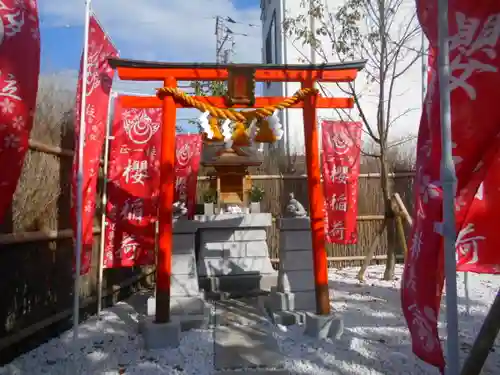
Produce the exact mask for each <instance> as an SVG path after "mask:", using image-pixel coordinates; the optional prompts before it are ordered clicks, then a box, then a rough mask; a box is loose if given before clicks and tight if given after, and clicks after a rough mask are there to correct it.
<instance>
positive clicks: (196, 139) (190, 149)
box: [174, 134, 202, 218]
mask: <svg viewBox="0 0 500 375" xmlns="http://www.w3.org/2000/svg"><path fill="white" fill-rule="evenodd" d="M201 147H202V138H201V135H200V134H179V135H177V137H176V139H175V148H176V160H175V174H176V180H175V195H174V201H183V202H185V203H186V208H187V210H188V217H189V218H193V217H194V214H195V208H196V187H197V184H198V170H199V167H200V158H201Z"/></svg>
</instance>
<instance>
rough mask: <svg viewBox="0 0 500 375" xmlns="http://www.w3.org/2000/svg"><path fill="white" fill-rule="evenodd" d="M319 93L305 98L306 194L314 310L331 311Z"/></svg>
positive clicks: (304, 84) (311, 83) (310, 82)
mask: <svg viewBox="0 0 500 375" xmlns="http://www.w3.org/2000/svg"><path fill="white" fill-rule="evenodd" d="M302 88H303V89H306V88H314V80H312V79H307V80H304V81H303V82H302ZM317 97H318V95H317V94H316V95H311V96H309V97H307V98H305V99H304V109H303V111H302V115H303V118H304V140H305V142H304V143H305V149H306V165H307V190H308V193H309V212H310V220H311V237H312V249H313V267H314V284H315V290H316V313H317V314H318V315H328V314H330V296H329V291H328V259H327V256H326V249H325V225H324V220H325V217H324V211H323V209H324V201H325V199H324V197H323V190H322V187H321V168H320V158H319V142H318V126H317V125H318V124H317V119H316V101H317Z"/></svg>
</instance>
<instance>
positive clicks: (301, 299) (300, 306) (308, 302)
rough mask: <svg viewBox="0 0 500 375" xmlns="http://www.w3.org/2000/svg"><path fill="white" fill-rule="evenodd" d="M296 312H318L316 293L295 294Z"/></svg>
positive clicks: (309, 291)
mask: <svg viewBox="0 0 500 375" xmlns="http://www.w3.org/2000/svg"><path fill="white" fill-rule="evenodd" d="M294 295H295V311H310V312H314V311H316V291H315V290H308V291H302V292H295V293H294Z"/></svg>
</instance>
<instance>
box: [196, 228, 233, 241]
mask: <svg viewBox="0 0 500 375" xmlns="http://www.w3.org/2000/svg"><path fill="white" fill-rule="evenodd" d="M233 233H234V230H233V229H209V230H203V231H202V232H201V235H200V239H201V243H202V244H206V243H210V242H228V241H232V240H233Z"/></svg>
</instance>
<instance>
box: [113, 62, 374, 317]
mask: <svg viewBox="0 0 500 375" xmlns="http://www.w3.org/2000/svg"><path fill="white" fill-rule="evenodd" d="M109 63H110V65H111V67H113V68H114V69H116V70H117V71H118V76H119V77H120V79H122V80H128V81H162V82H163V86H164V88H167V89H168V88H170V89H175V88H177V82H178V81H228V91H229V93H228V96H227V97H192V98H193V99H195V100H196V101H198V102H201V103H204V104H206V105H210V106H212V107H216V108H224V109H227V108H263V107H269V106H273V105H277V104H279V103H282V102H283V101H285V100H286V99H287V98H283V97H255V92H254V90H255V81H267V82H300V83H301V87H302V89H307V90H313V94H312V95H309V96H307V97H306V98H304V100H303V101H302V102H298V103H295V104H293V105H292V106H290V108H302V109H303V118H304V136H305V149H306V163H307V177H308V192H309V208H310V213H309V214H310V220H311V234H312V245H313V246H312V247H313V264H314V281H315V289H316V312H317V314H318V315H327V314H329V313H330V298H329V292H328V262H327V256H326V251H325V229H324V214H323V207H324V197H323V192H322V188H321V181H320V179H321V172H320V155H319V143H318V131H317V119H316V109H317V108H352V107H353V106H354V100H353V98H324V97H321V96H320V95H319V94H318V93H317V91H314V87H315V83H316V82H320V81H321V82H352V81H354V80H355V79H356V76H357V74H358V72H359V71H360V70H361V69H363V68H364V66H365V61H354V62H349V63H337V64H321V65H305V64H300V65H264V64H228V65H219V64H193V63H159V62H146V61H137V60H128V59H117V58H112V59H109ZM160 97H161V98H160ZM120 100H121V105H122V106H123V107H124V108H162V109H163V113H162V130H161V138H162V145H161V168H160V176H161V177H160V178H161V186H160V203H159V206H160V207H159V218H158V221H159V232H160V235H159V246H158V258H157V265H156V283H157V288H156V289H157V292H156V319H155V322H156V323H167V322H169V321H170V275H171V270H172V205H173V203H174V202H173V199H174V184H175V171H174V163H175V125H176V108H192V107H193V106H192V105H189V104H187V103H185V102H180V101H176V100H175V98H174V97H173V96H172V95H168V94H165V92H163V93H161V92H159V94H158V96H157V97H137V96H124V97H121V99H120Z"/></svg>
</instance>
